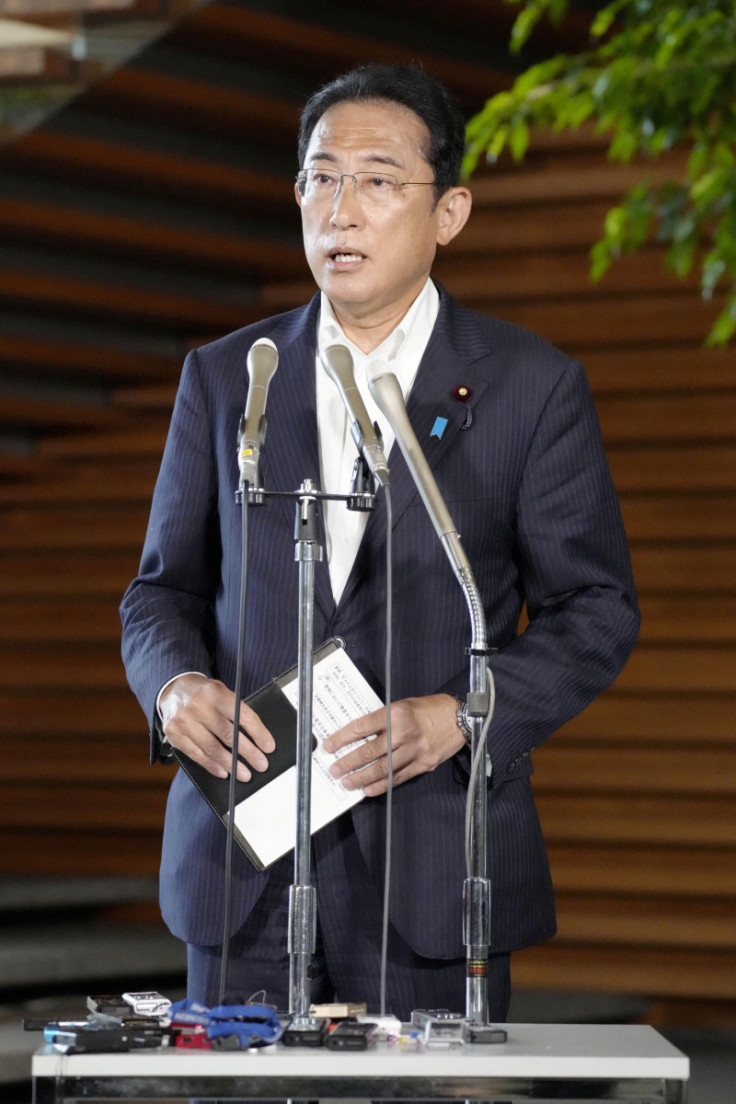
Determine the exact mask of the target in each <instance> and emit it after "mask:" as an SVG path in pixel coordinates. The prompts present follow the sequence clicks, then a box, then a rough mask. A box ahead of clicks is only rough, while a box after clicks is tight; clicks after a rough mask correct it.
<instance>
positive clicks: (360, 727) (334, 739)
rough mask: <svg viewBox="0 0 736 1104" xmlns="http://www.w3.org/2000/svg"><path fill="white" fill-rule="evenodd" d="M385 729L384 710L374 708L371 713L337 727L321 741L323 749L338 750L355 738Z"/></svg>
mask: <svg viewBox="0 0 736 1104" xmlns="http://www.w3.org/2000/svg"><path fill="white" fill-rule="evenodd" d="M385 731H386V710H385V709H376V710H375V712H373V713H366V714H365V715H364V716H362V717H358V719H357V720H355V721H350V722H349V723H348V724H346V725H344V726H343V727H342V728H338V729H337V731H336V732H333V733H332V734H331V735H330V736H328V737H327V739H326V740H325V742H324V743H323V745H322V746H323V748H324V750H325V751H339V750H340V748H342V747H346V746H347V745H348V744H352V743H354V742H355V741H356V740H364V739H365V738H366V736H375V735H377V734H379V733H381V732H385Z"/></svg>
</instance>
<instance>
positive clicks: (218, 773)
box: [166, 718, 252, 782]
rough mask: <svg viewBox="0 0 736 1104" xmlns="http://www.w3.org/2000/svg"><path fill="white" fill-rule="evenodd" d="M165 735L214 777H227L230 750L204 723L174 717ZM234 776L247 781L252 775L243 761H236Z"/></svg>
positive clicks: (230, 757)
mask: <svg viewBox="0 0 736 1104" xmlns="http://www.w3.org/2000/svg"><path fill="white" fill-rule="evenodd" d="M177 722H178V723H177ZM166 736H167V738H168V740H169V743H170V744H172V746H173V747H175V748H177V749H178V750H179V751H181V752H183V753H184V755H187V756H188V757H189V758H190V759H191V760H192V761H193V762H195V763H198V764H199V765H200V766H202V767H204V769H205V770H207V771H209V773H210V774H212V775H214V777H215V778H227V777H229V775H230V768H231V766H232V751H231V749H230V748H228V747H225V746H224V745H223V744H222V743H221V742H220V740H218V739H217V737H216V736H215V735H214V733H212V732H211V731H210V730H209V729H208V728H206V727H205V726H204V725H201V724H199V723H198V722H196V721H193V720H192V719H191V718H189V720H188V722H187V719H186V718H182V719H181V720H179V718H176V719H175V720H174V721H172V722H171V723H170V724H169V725H168V726H167V731H166ZM236 777H237V778H238V780H239V781H241V782H248V781H250V779H251V777H252V775H251V772H250V770H249V769H248V768H247V766H246V765H245V764H244V763H238V770H237V775H236Z"/></svg>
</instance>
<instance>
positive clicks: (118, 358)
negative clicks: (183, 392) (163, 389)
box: [0, 332, 181, 381]
mask: <svg viewBox="0 0 736 1104" xmlns="http://www.w3.org/2000/svg"><path fill="white" fill-rule="evenodd" d="M0 357H2V359H3V362H4V363H5V364H6V365H7V366H8V367H12V366H20V367H26V368H32V369H36V370H39V369H41V370H48V369H50V370H52V371H54V372H59V373H62V374H67V373H73V374H74V375H83V376H87V375H92V376H94V377H95V378H96V379H106V378H113V379H129V380H132V381H137V380H145V379H156V380H164V379H178V378H179V374H180V372H181V360H180V359H179V358H178V357H177V358H173V357H166V356H160V355H156V354H154V353H145V352H141V351H140V350H131V349H120V348H117V347H116V346H115V345H95V344H92V343H84V344H83V343H82V342H72V341H53V340H51V339H48V338H37V337H28V336H25V335H24V336H22V337H21V336H18V335H17V334H8V333H1V332H0Z"/></svg>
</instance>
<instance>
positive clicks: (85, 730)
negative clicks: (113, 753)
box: [0, 686, 148, 759]
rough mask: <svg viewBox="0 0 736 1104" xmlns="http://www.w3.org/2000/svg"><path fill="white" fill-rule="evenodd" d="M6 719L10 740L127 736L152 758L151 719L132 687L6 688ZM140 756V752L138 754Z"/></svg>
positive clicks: (2, 703) (2, 702) (0, 699)
mask: <svg viewBox="0 0 736 1104" xmlns="http://www.w3.org/2000/svg"><path fill="white" fill-rule="evenodd" d="M0 716H2V719H3V720H2V726H3V735H4V737H6V738H14V737H18V736H22V737H24V738H25V739H28V738H29V737H31V736H40V737H43V738H50V737H54V736H55V737H58V738H64V739H65V738H66V737H68V736H73V737H75V738H77V737H80V738H81V737H84V738H86V739H89V738H91V739H92V740H95V741H97V740H108V739H117V738H118V737H122V738H124V739H125V741H126V747H128V748H131V747H132V746H135V745H136V742H137V746H138V747H139V751H140V754H141V755H142V756H143V757H144V758H146V759H147V757H148V721H147V719H146V717H144V715H143V711H142V709H141V707H140V706H139V705H138V702H137V701H136V699H135V698H134V697H133V694H132V693H131V691H130V690H128V689H127V687H125V688H123V687H122V686H121V687H120V688H118V689H110V688H105V689H104V690H103V691H101V692H98V693H94V692H92V691H91V690H90V689H89V688H85V690H84V693H83V694H82V695H80V694H79V692H78V691H77V690H74V689H71V690H67V691H66V692H64V691H63V690H50V689H48V688H46V689H44V692H43V693H42V694H39V693H38V692H37V691H36V690H21V689H20V688H18V687H11V688H10V689H9V690H0ZM136 754H138V753H137V752H136Z"/></svg>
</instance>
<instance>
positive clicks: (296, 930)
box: [288, 479, 322, 1018]
mask: <svg viewBox="0 0 736 1104" xmlns="http://www.w3.org/2000/svg"><path fill="white" fill-rule="evenodd" d="M316 491H317V488H316V487H315V485H314V483H313V482H312V480H311V479H305V480H304V482H303V483H302V485H301V487H300V488H299V497H298V500H297V507H296V522H295V526H294V540H295V542H296V549H295V552H294V558H295V560H296V561H297V563H298V564H299V651H298V662H297V669H298V677H299V709H298V711H297V725H296V774H297V791H296V846H295V848H294V884H293V885H292V886H291V887H290V889H289V931H288V950H289V1012H290V1013H291V1014H292V1015H293V1016H296V1017H297V1018H300V1017H306V1016H308V1014H309V1005H310V997H309V991H310V986H309V964H310V961H311V958H312V955H313V954H314V951H315V947H316V931H317V896H316V893H315V889H314V886H313V885H311V882H310V878H311V846H310V843H311V805H312V687H313V679H312V649H313V645H314V565H315V563H318V562H319V561H321V559H322V546H321V544H320V543H319V541H318V534H317V494H316Z"/></svg>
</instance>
